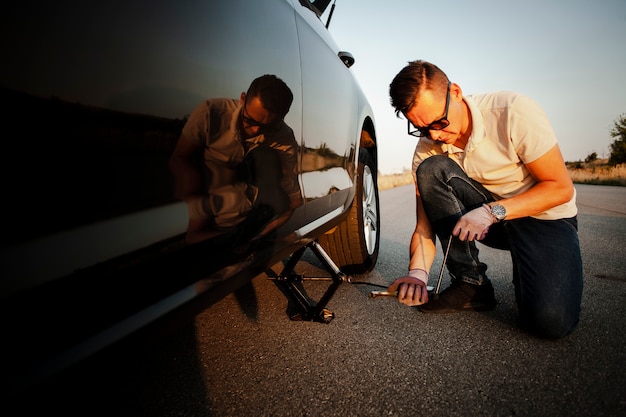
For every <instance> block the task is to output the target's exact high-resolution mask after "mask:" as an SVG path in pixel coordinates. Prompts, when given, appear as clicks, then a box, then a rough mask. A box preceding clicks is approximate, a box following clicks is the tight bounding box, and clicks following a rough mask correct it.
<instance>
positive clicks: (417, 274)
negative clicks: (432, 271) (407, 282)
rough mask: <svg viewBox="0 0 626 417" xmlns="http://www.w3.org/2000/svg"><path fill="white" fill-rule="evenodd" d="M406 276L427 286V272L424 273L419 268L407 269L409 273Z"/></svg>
mask: <svg viewBox="0 0 626 417" xmlns="http://www.w3.org/2000/svg"><path fill="white" fill-rule="evenodd" d="M407 275H408V276H410V277H413V278H417V279H419V280H420V281H422V282H423V283H424V284H428V272H426V271H425V270H424V269H420V268H414V269H409V273H408V274H407Z"/></svg>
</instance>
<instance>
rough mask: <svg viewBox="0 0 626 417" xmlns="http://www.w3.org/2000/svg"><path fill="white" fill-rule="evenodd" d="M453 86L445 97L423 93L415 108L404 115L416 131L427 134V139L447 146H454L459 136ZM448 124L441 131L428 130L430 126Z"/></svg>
mask: <svg viewBox="0 0 626 417" xmlns="http://www.w3.org/2000/svg"><path fill="white" fill-rule="evenodd" d="M455 93H456V89H455V85H454V84H452V85H451V86H450V87H449V88H448V91H447V94H446V95H442V94H441V93H439V94H437V93H435V92H432V91H429V90H427V91H424V92H422V94H421V95H420V97H419V100H418V102H417V104H416V105H415V106H413V107H412V108H411V110H409V111H408V112H407V114H406V117H407V119H408V120H409V122H410V123H411V124H412V125H413V127H415V128H416V129H417V128H419V130H422V131H424V132H426V133H427V137H428V138H430V139H432V140H435V141H438V142H443V143H447V144H454V143H455V142H456V141H457V139H458V138H459V136H460V132H459V123H456V122H457V121H458V117H456V110H457V106H456V104H457V101H456V100H455V99H454V98H455V97H456V94H455ZM442 121H444V123H443V124H444V125H445V121H447V122H449V123H448V125H447V126H445V127H444V128H443V129H438V130H437V129H428V127H430V126H433V125H434V126H436V125H441V124H442V123H441V122H442Z"/></svg>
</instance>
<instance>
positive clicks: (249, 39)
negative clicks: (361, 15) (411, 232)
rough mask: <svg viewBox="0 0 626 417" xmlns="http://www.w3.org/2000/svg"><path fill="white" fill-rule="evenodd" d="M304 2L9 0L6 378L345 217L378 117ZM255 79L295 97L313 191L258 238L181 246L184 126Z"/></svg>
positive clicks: (232, 236)
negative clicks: (179, 174) (177, 186)
mask: <svg viewBox="0 0 626 417" xmlns="http://www.w3.org/2000/svg"><path fill="white" fill-rule="evenodd" d="M35 3H37V2H35ZM303 3H306V4H305V5H308V3H307V2H302V1H301V2H298V1H293V2H292V1H291V0H272V1H265V2H249V1H244V0H229V1H208V2H207V1H199V0H185V1H176V2H159V3H158V4H150V6H149V7H146V5H145V3H143V2H139V1H124V2H121V1H110V2H106V3H97V4H93V2H90V3H89V4H87V3H84V2H79V1H71V0H68V1H61V2H57V3H54V4H51V3H47V2H41V4H32V3H28V4H17V3H14V4H11V5H10V6H8V9H7V10H6V11H5V12H4V13H3V15H2V17H1V18H0V20H1V23H2V25H1V29H0V30H1V31H2V36H1V37H0V39H1V40H0V44H1V45H2V50H3V51H4V54H3V55H4V57H5V62H6V65H3V66H2V68H1V69H0V101H2V106H3V109H5V110H4V111H3V115H2V122H3V126H4V128H5V129H4V132H5V133H4V138H3V139H4V145H5V151H4V152H3V154H4V158H5V163H4V164H2V168H0V169H1V170H2V171H1V173H0V174H1V175H0V177H1V178H2V179H1V180H0V181H2V189H3V191H4V192H5V197H6V198H5V204H4V206H5V210H4V212H3V214H4V215H3V216H2V220H1V222H2V229H3V234H2V239H1V241H0V248H1V250H0V271H1V279H0V317H2V318H1V319H0V320H1V323H0V324H1V325H2V328H3V329H4V330H5V340H8V341H9V342H8V343H3V347H2V352H1V353H2V358H3V359H2V361H1V365H2V370H3V384H6V385H8V386H9V388H10V387H11V386H28V384H30V383H33V382H35V381H37V380H40V379H42V378H46V377H48V376H50V375H52V374H54V373H55V372H58V371H59V370H61V369H63V368H65V367H67V366H71V365H72V364H73V363H74V362H76V361H78V360H80V359H82V358H84V357H87V356H89V355H91V354H93V353H94V352H96V351H98V350H99V349H102V348H104V347H106V346H108V345H110V344H111V343H114V342H115V341H116V340H119V339H120V338H122V337H125V336H126V335H128V334H130V333H132V332H134V331H136V330H137V329H140V328H142V327H143V326H145V325H146V324H148V323H150V322H153V321H154V320H157V319H158V318H160V317H162V316H164V315H166V314H170V313H172V312H174V311H176V310H178V309H181V308H182V307H183V306H185V305H188V304H190V303H191V302H192V301H194V300H197V299H198V298H199V296H201V295H203V296H204V297H205V301H206V302H208V303H211V302H215V301H216V300H218V299H219V298H220V297H223V296H224V295H226V294H228V293H229V292H230V291H233V290H234V289H236V288H237V287H238V286H240V285H242V284H243V283H245V282H246V281H247V280H249V279H251V278H252V277H254V276H255V275H257V274H258V273H260V272H262V271H263V270H264V269H265V268H267V267H268V266H270V265H272V264H273V263H275V262H277V261H279V260H281V259H284V258H285V257H286V256H288V255H289V254H290V253H293V252H294V251H295V250H296V249H298V248H300V247H302V246H303V245H306V244H307V243H308V242H311V241H312V240H314V239H316V237H317V236H319V235H320V234H321V233H324V232H326V231H328V230H330V229H332V228H333V227H334V226H336V225H337V224H339V223H340V222H341V221H343V219H344V218H345V216H346V215H347V213H348V211H349V208H350V205H351V203H352V199H353V197H354V195H355V183H356V180H355V176H356V166H357V162H358V161H357V156H358V150H359V145H360V143H359V140H360V133H361V130H362V128H363V126H368V128H369V129H370V130H371V132H370V133H371V134H372V136H373V135H374V124H373V114H372V112H371V108H370V107H369V105H368V104H367V101H366V100H365V97H364V96H363V93H362V92H361V91H360V89H359V88H358V85H357V84H356V82H355V80H354V78H353V76H352V74H351V73H350V69H349V68H347V66H346V65H345V64H344V63H343V62H342V60H341V59H340V58H339V56H338V52H339V49H338V47H337V45H336V44H335V43H334V41H333V40H332V38H331V37H330V35H329V33H328V31H327V30H326V29H325V27H324V24H323V23H322V22H321V20H320V19H319V17H318V16H317V15H316V13H314V12H313V11H312V10H309V9H308V8H305V7H304V6H303V5H302V4H303ZM322 3H323V2H322ZM320 4H321V3H320ZM326 5H327V4H326ZM326 5H323V6H324V7H325V6H326ZM263 74H275V75H277V76H278V77H279V78H281V79H282V80H283V81H284V82H285V83H286V84H287V85H288V86H289V88H290V89H291V91H292V92H293V96H294V99H293V103H292V105H291V107H290V110H289V112H288V113H287V115H286V117H285V123H286V124H287V125H288V126H289V127H290V128H291V129H292V130H293V133H294V137H295V139H296V141H297V144H298V181H299V185H300V188H301V190H302V193H303V194H302V197H303V203H302V205H301V206H300V207H297V208H296V209H295V210H294V211H293V212H292V213H291V215H290V217H289V219H288V221H287V222H286V223H285V224H283V225H282V226H280V228H278V229H276V230H272V231H271V233H270V234H269V235H265V236H263V238H261V239H257V240H248V239H247V238H242V236H243V235H242V234H241V232H240V231H239V230H230V231H227V232H225V233H223V234H221V235H218V236H217V237H215V238H212V239H207V240H202V241H200V242H194V243H189V241H188V240H186V232H187V225H188V222H189V220H190V219H189V216H190V214H189V213H190V212H189V207H188V205H187V204H185V203H184V202H182V201H180V199H178V198H176V197H175V196H174V193H173V188H174V179H173V178H172V173H171V172H170V170H169V167H168V161H169V158H170V156H171V155H172V151H173V149H174V147H175V145H176V143H177V141H178V139H179V136H180V133H181V130H182V128H183V126H184V125H185V122H186V121H187V119H188V118H189V115H190V114H191V112H192V111H193V110H194V108H196V107H197V106H198V105H199V104H200V103H201V102H203V101H204V100H207V99H208V98H214V97H225V98H233V99H236V98H238V97H239V96H240V94H241V93H242V92H244V91H246V89H247V88H248V86H249V84H250V83H251V81H252V80H253V79H255V78H256V77H258V76H260V75H263ZM371 152H375V150H374V148H372V150H371Z"/></svg>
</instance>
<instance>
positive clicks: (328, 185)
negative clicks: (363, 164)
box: [302, 168, 352, 198]
mask: <svg viewBox="0 0 626 417" xmlns="http://www.w3.org/2000/svg"><path fill="white" fill-rule="evenodd" d="M350 187H352V181H351V180H350V177H349V176H348V175H347V172H346V170H344V169H343V168H331V169H329V170H328V171H323V172H321V171H313V172H305V173H304V174H302V188H303V189H304V193H305V194H306V196H307V198H316V197H323V196H325V195H328V194H330V193H331V192H334V191H338V190H344V189H346V188H350Z"/></svg>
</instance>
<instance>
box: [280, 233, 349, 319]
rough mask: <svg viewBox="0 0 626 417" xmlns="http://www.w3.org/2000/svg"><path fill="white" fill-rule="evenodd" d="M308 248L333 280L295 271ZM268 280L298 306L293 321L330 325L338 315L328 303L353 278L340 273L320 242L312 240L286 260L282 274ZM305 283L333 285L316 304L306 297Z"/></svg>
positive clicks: (291, 317)
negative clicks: (321, 282)
mask: <svg viewBox="0 0 626 417" xmlns="http://www.w3.org/2000/svg"><path fill="white" fill-rule="evenodd" d="M307 248H308V249H311V251H312V252H313V253H314V254H315V256H317V258H318V259H319V260H320V261H321V262H322V265H323V266H324V268H325V269H326V270H327V271H328V272H329V273H330V274H331V276H330V277H305V276H304V275H301V274H296V273H295V272H294V268H295V266H296V264H297V263H298V261H299V260H300V258H301V257H302V255H303V254H304V251H305V250H306V249H307ZM268 279H271V280H274V281H275V284H276V285H277V286H278V288H280V290H281V291H282V292H283V293H284V294H285V296H286V297H287V298H288V299H289V301H292V302H293V303H294V304H295V307H297V309H298V312H297V313H296V314H293V315H291V316H290V319H291V320H294V321H317V322H322V323H330V321H331V320H332V319H333V318H334V317H335V314H334V313H333V312H331V311H330V310H328V309H327V308H326V304H328V302H329V301H330V299H331V298H332V296H333V295H334V294H335V291H337V288H339V285H340V284H341V283H342V282H350V278H349V277H348V276H347V275H346V274H344V273H343V272H341V270H340V269H339V267H337V265H336V264H335V263H334V262H333V260H332V259H331V258H330V256H328V254H327V253H326V252H325V251H324V249H323V248H322V247H321V246H320V244H319V243H317V241H312V242H311V243H309V244H308V245H306V246H303V247H302V248H300V249H298V250H297V251H295V252H294V253H293V254H292V255H291V257H290V258H289V260H288V261H287V264H286V265H285V267H284V268H283V270H282V272H281V273H280V275H278V276H272V277H268ZM303 281H332V282H331V284H330V285H329V286H328V288H327V289H326V292H325V293H324V295H322V297H321V298H320V299H319V301H317V302H316V301H314V300H313V299H311V297H309V296H308V295H307V293H306V291H305V290H304V287H303V286H302V282H303Z"/></svg>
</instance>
